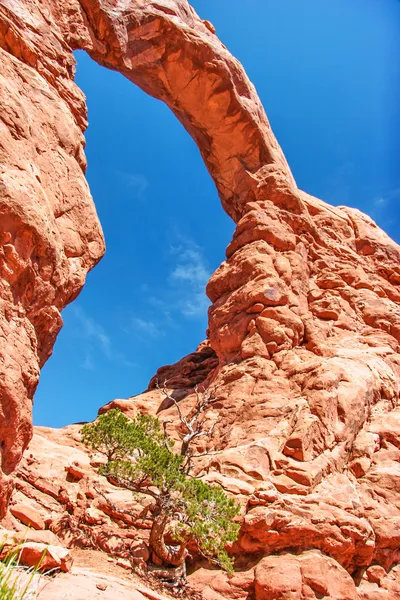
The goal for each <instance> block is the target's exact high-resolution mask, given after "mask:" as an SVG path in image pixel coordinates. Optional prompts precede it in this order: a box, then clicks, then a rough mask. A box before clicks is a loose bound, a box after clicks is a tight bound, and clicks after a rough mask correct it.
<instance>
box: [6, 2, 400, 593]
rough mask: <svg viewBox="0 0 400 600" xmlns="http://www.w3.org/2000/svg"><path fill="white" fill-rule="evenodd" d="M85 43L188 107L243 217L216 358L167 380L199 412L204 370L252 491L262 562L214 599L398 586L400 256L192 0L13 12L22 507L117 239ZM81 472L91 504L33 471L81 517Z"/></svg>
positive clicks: (244, 547)
mask: <svg viewBox="0 0 400 600" xmlns="http://www.w3.org/2000/svg"><path fill="white" fill-rule="evenodd" d="M76 48H83V49H85V50H87V51H88V52H89V54H90V55H91V56H92V57H93V58H94V59H95V60H97V61H98V62H99V63H100V64H102V65H105V66H107V67H110V68H113V69H117V70H119V71H120V72H121V73H123V74H124V75H125V76H126V77H128V78H129V79H131V80H132V81H134V82H135V83H136V84H138V85H139V86H141V87H142V88H143V89H144V90H145V91H147V92H148V93H150V94H152V95H153V96H155V97H157V98H160V99H161V100H163V101H164V102H166V103H167V104H168V105H169V106H170V107H171V109H172V110H173V112H174V113H175V114H176V116H177V117H178V119H179V120H180V121H181V122H182V123H183V125H184V126H185V127H186V129H187V130H188V131H189V132H190V133H191V135H192V136H193V138H194V139H195V141H196V142H197V144H198V146H199V148H200V151H201V153H202V156H203V158H204V161H205V163H206V165H207V168H208V170H209V172H210V174H211V176H212V177H213V179H214V181H215V183H216V186H217V188H218V191H219V194H220V198H221V202H222V204H223V206H224V208H225V210H226V211H227V212H228V214H229V215H230V216H231V217H232V218H233V219H234V220H235V222H236V223H237V228H236V232H235V234H234V238H233V241H232V242H231V244H230V245H229V247H228V249H227V260H226V261H225V262H224V263H223V264H222V265H221V267H220V268H219V269H218V270H217V271H216V273H215V274H214V275H213V276H212V278H211V280H210V282H209V284H208V286H207V293H208V295H209V297H210V299H211V301H212V303H213V304H212V306H211V308H210V311H209V342H210V345H211V348H212V349H213V351H214V352H215V355H216V359H215V358H214V357H213V355H212V353H211V352H210V351H209V350H206V351H204V349H203V350H201V351H200V353H197V354H194V355H192V356H191V357H190V358H188V359H183V361H181V363H180V364H178V365H177V366H174V367H172V368H170V369H167V370H161V371H160V372H159V373H158V377H159V378H163V379H170V380H171V387H173V388H175V392H177V391H178V392H179V398H180V399H181V400H180V401H181V402H182V403H183V406H184V407H186V409H189V408H190V406H191V402H193V390H192V387H193V384H194V383H199V381H202V384H203V385H204V386H205V387H208V388H209V389H210V390H212V392H213V395H214V397H215V402H214V404H213V406H212V407H211V410H210V412H209V415H208V417H209V419H210V422H211V421H213V420H218V424H217V426H216V427H215V429H214V432H215V434H214V438H213V440H212V441H211V445H210V448H212V449H213V451H215V452H216V454H215V455H213V457H212V459H211V460H209V461H208V462H207V463H206V462H200V463H199V465H198V471H199V473H202V474H203V475H204V476H205V477H206V478H208V479H209V480H218V481H219V482H220V483H221V484H222V485H223V486H224V487H225V488H226V489H227V490H228V491H231V492H232V493H236V494H238V495H239V496H240V498H241V499H242V503H243V525H242V529H241V535H240V538H239V540H238V543H237V544H236V545H235V547H234V548H233V549H232V551H233V552H234V553H236V555H237V556H238V560H237V564H238V567H239V568H240V573H238V574H236V575H235V577H234V578H233V579H232V580H228V579H227V578H226V576H224V575H222V574H220V575H218V576H217V577H216V576H215V575H216V574H215V572H207V571H205V572H198V574H197V575H194V576H193V580H195V579H196V577H198V580H199V581H200V584H201V586H202V589H203V593H204V598H218V597H220V598H224V597H227V596H232V597H235V598H245V597H246V598H247V597H249V596H250V597H255V598H256V599H261V598H267V597H271V598H273V597H274V598H282V599H283V598H299V599H300V598H304V599H305V598H316V597H321V594H322V595H325V596H326V597H331V598H357V597H359V598H367V597H370V598H395V597H396V594H397V593H398V587H397V588H396V585H397V586H398V583H396V577H397V580H398V568H399V567H397V566H396V565H397V564H398V563H399V558H400V551H399V544H400V487H399V480H400V471H399V462H400V439H399V435H400V411H399V398H398V396H399V377H400V352H399V341H400V308H399V306H400V287H399V284H400V260H399V259H400V249H399V247H398V246H397V245H396V244H395V243H394V242H393V241H391V240H390V239H389V238H388V237H387V236H386V235H385V234H384V233H383V232H382V231H381V230H379V229H378V228H377V226H376V225H375V223H373V222H372V221H371V219H369V218H368V217H367V216H365V215H363V214H361V213H360V212H359V211H356V210H353V209H348V208H344V207H341V208H333V207H330V206H328V205H327V204H325V203H323V202H321V201H320V200H317V199H315V198H312V197H311V196H308V195H307V194H305V193H303V192H300V191H299V190H298V189H297V187H296V185H295V182H294V181H293V178H292V176H291V174H290V170H289V168H288V166H287V164H286V161H285V159H284V157H283V154H282V152H281V150H280V148H279V146H278V144H277V142H276V140H275V138H274V136H273V134H272V132H271V130H270V127H269V125H268V121H267V118H266V116H265V113H264V111H263V109H262V107H261V105H260V102H259V100H258V97H257V95H256V92H255V90H254V88H253V86H252V85H251V83H250V82H249V81H248V79H247V77H246V75H245V73H244V71H243V69H242V67H241V66H240V64H239V63H238V62H237V61H236V60H235V59H234V58H232V56H231V55H230V54H229V53H228V51H227V50H226V48H225V47H224V46H223V45H222V44H221V42H220V41H219V40H218V38H217V37H216V36H215V34H214V31H213V28H212V26H211V25H210V24H209V23H207V22H203V21H201V20H200V19H199V17H198V16H197V15H196V14H195V13H194V11H193V10H192V9H191V8H190V6H189V5H188V4H187V2H186V0H158V1H157V2H156V1H155V0H153V1H149V2H143V1H142V0H130V1H127V2H124V3H121V2H117V1H116V0H102V1H101V2H100V1H99V0H91V1H89V0H80V1H78V0H64V1H63V2H61V3H59V2H55V1H54V0H47V2H46V1H44V0H43V1H39V0H21V1H20V2H16V0H3V2H2V5H1V7H0V61H1V71H0V72H1V74H2V77H3V78H4V79H5V82H6V83H5V84H4V86H3V91H2V99H1V103H2V104H1V107H2V112H1V114H2V121H1V123H2V124H1V127H2V129H1V130H0V135H1V141H2V144H1V146H0V148H1V150H0V151H1V152H2V161H3V164H4V167H2V172H1V177H2V179H1V181H2V185H1V186H0V189H1V194H2V196H1V215H2V219H1V223H2V233H1V235H2V236H3V238H2V241H3V250H2V252H3V254H2V255H1V256H2V263H1V264H2V267H1V269H2V270H1V277H2V279H1V284H0V285H1V286H2V287H1V302H2V309H1V313H0V315H1V316H0V323H1V327H2V335H3V336H4V338H5V339H6V340H7V346H6V345H3V347H2V349H1V350H0V359H1V362H0V364H1V365H2V370H3V373H4V376H3V378H2V379H1V384H0V385H1V386H2V388H1V393H2V396H1V397H2V405H1V406H2V411H3V414H2V415H1V421H0V427H1V430H0V434H1V439H2V463H1V464H2V471H3V475H2V478H3V479H2V480H1V486H2V490H3V492H2V504H3V505H2V508H3V509H4V507H5V505H6V503H7V500H8V494H9V489H10V488H9V486H8V481H9V476H10V474H11V473H12V471H13V470H14V468H15V466H16V464H17V463H18V460H19V458H20V456H21V452H22V450H23V448H24V447H25V445H26V443H27V441H28V439H29V436H30V401H31V398H32V394H33V392H34V389H35V386H36V383H37V377H38V367H39V365H40V364H42V363H43V362H44V360H46V358H47V357H48V355H49V353H50V352H51V346H52V344H53V342H54V339H55V336H56V334H57V331H58V329H59V327H60V322H61V321H60V317H59V311H60V310H61V308H62V307H63V306H64V305H65V304H66V303H67V302H69V301H70V300H72V299H73V298H74V297H75V295H76V294H77V293H78V291H79V289H80V287H81V286H82V284H83V281H84V277H85V274H86V272H87V270H88V269H89V268H90V267H91V266H93V264H94V263H95V262H96V260H98V258H99V256H100V255H101V253H102V251H103V246H102V239H101V234H100V230H99V226H98V223H97V220H96V215H95V212H94V208H93V205H92V202H91V199H90V196H89V193H88V190H87V186H86V184H85V181H84V177H83V173H82V168H84V157H83V152H82V148H83V137H82V131H83V129H84V128H85V124H86V121H85V108H84V102H83V100H82V96H81V95H80V93H79V91H78V90H77V88H76V87H75V86H74V84H73V56H72V54H71V52H72V50H73V49H76ZM205 106H206V107H207V110H204V107H205ZM3 115H5V116H4V117H3ZM21 115H22V116H21ZM3 149H4V150H3ZM3 155H4V156H3ZM53 165H54V166H55V167H56V170H54V169H53ZM55 173H56V174H57V176H55ZM203 358H204V360H205V361H206V363H207V364H205V363H204V361H203ZM199 365H200V370H199ZM152 387H153V388H154V381H153V385H152ZM162 401H163V399H162V396H161V394H160V392H159V390H157V389H152V390H151V391H149V392H148V393H147V394H144V395H142V396H141V397H138V398H136V399H135V398H134V399H131V400H128V401H118V405H119V406H120V407H121V408H123V409H124V410H126V411H128V412H130V411H133V412H135V411H136V410H138V409H140V410H142V409H143V406H146V405H147V407H148V410H151V411H154V412H156V411H158V412H159V414H160V416H161V418H168V419H171V418H173V417H174V415H175V413H174V411H175V409H174V408H173V407H169V406H168V405H166V404H165V403H164V404H162V405H161V406H160V404H161V402H162ZM114 405H115V403H114ZM46 435H53V434H49V433H48V432H47V433H46ZM38 450H39V449H38ZM53 450H54V451H56V450H55V449H54V448H53ZM63 452H64V450H63ZM32 465H33V463H32ZM32 465H31V466H30V469H31V470H32V469H33V466H32ZM28 466H29V465H28ZM27 468H28V467H27V466H26V464H25V466H24V469H27ZM79 468H80V467H79V466H77V465H75V466H74V465H71V469H72V470H71V469H70V470H69V471H68V477H69V478H70V483H71V485H72V486H75V487H73V488H72V489H74V490H75V491H76V494H77V495H76V497H75V496H74V495H73V494H72V496H71V497H70V492H68V489H67V492H65V493H64V491H62V490H61V491H60V489H59V488H57V489H55V488H54V489H53V487H52V486H53V485H55V483H54V481H57V482H58V478H59V476H60V474H59V473H58V474H57V472H56V470H55V471H54V480H52V479H49V477H48V476H47V477H46V478H45V479H46V481H43V484H42V483H40V481H41V480H40V478H35V480H34V481H35V482H34V483H33V481H30V480H29V475H26V477H25V476H24V474H23V473H24V470H23V471H22V476H21V477H22V480H24V477H25V480H27V481H30V485H33V486H34V487H35V489H38V490H39V491H40V493H43V494H46V496H45V497H44V498H42V500H43V501H46V502H47V500H46V497H47V495H49V496H51V497H52V498H53V500H52V504H54V502H55V503H57V504H54V507H58V506H59V505H61V506H65V510H66V511H67V513H68V514H70V513H73V512H74V510H75V508H74V507H80V506H81V504H82V503H81V500H82V502H83V503H86V501H87V499H88V498H89V499H90V498H91V496H90V494H91V492H90V491H89V492H88V493H89V495H87V494H86V492H82V491H79V492H78V490H80V489H81V485H82V484H81V483H80V481H83V480H84V474H83V471H82V473H80V471H79ZM28 471H29V469H28ZM81 475H82V477H81ZM39 483H40V485H43V486H44V487H43V489H41V487H40V486H39ZM19 485H20V484H19ZM57 485H58V483H57ZM56 487H57V486H56ZM50 488H51V489H50ZM22 491H23V492H24V493H25V492H26V490H24V489H22ZM30 493H31V492H30ZM118 493H119V492H118ZM78 494H81V496H82V497H80V496H78ZM27 496H28V497H30V496H29V493H27ZM85 498H86V500H85ZM36 500H38V499H37V498H36ZM20 501H21V502H22V501H24V502H25V501H26V500H24V499H23V498H20ZM53 501H54V502H53ZM89 508H90V511H89V513H88V515H89V516H88V519H92V520H93V525H95V524H96V522H97V520H98V519H100V521H101V519H103V517H102V516H101V515H100V516H99V515H98V513H96V512H95V511H94V509H95V508H96V506H92V507H89ZM96 509H97V508H96ZM54 510H55V511H56V508H54ZM56 512H57V511H56ZM103 512H104V511H103ZM100 521H99V522H98V523H97V525H96V526H99V527H103V525H102V523H101V522H100ZM121 521H123V519H122V518H121ZM51 523H53V521H51ZM118 540H119V538H118ZM116 543H117V545H118V544H119V543H120V542H119V541H117V542H116ZM271 555H272V556H271ZM282 565H283V566H282ZM285 565H286V566H285ZM288 565H290V578H288V568H287V566H288ZM388 571H390V572H389V574H388V575H386V572H388ZM350 575H351V576H352V577H350ZM360 582H361V583H360ZM393 582H394V583H393ZM359 583H360V585H359V587H358V588H357V587H356V584H359ZM200 584H199V585H200ZM246 594H247V595H246Z"/></svg>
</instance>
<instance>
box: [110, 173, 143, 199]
mask: <svg viewBox="0 0 400 600" xmlns="http://www.w3.org/2000/svg"><path fill="white" fill-rule="evenodd" d="M116 175H117V176H118V177H119V179H121V180H122V182H123V183H124V185H125V187H126V188H128V190H129V194H130V195H131V197H132V198H133V199H135V200H139V201H140V202H143V201H144V200H145V199H146V191H147V189H148V188H149V185H150V184H149V180H148V179H147V177H146V176H145V175H143V173H126V172H124V171H117V173H116Z"/></svg>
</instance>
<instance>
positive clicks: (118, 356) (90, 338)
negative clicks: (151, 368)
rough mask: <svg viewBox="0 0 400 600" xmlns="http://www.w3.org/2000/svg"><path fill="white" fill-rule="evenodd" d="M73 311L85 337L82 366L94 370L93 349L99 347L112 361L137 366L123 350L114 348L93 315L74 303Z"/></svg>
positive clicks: (81, 333)
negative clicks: (89, 314) (127, 357)
mask: <svg viewBox="0 0 400 600" xmlns="http://www.w3.org/2000/svg"><path fill="white" fill-rule="evenodd" d="M71 308H72V313H73V315H74V316H75V319H76V320H77V321H78V323H79V326H80V335H81V336H82V337H83V338H84V340H85V344H86V347H85V348H84V350H85V358H84V361H83V364H82V367H83V368H84V369H86V370H94V369H95V362H94V358H93V349H94V348H95V347H97V349H98V350H100V352H101V353H102V354H103V356H104V357H105V358H106V359H107V360H110V361H113V362H117V363H121V364H122V365H124V366H127V367H133V366H135V365H134V364H133V363H131V362H130V361H129V360H127V359H126V358H125V356H124V354H123V353H122V352H120V351H119V350H117V349H116V348H114V346H113V344H112V341H111V338H110V336H109V335H108V334H107V332H106V331H105V330H104V328H103V327H102V325H100V323H97V322H96V321H95V320H94V319H93V318H92V317H89V316H88V315H87V314H86V313H85V311H84V310H83V309H82V308H81V307H80V306H76V305H73V306H72V307H71Z"/></svg>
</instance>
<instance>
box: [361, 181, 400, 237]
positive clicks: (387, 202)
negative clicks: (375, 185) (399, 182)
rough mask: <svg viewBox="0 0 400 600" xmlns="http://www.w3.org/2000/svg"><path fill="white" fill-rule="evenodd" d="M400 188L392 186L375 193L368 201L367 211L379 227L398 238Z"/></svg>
mask: <svg viewBox="0 0 400 600" xmlns="http://www.w3.org/2000/svg"><path fill="white" fill-rule="evenodd" d="M399 207H400V188H393V189H391V190H388V191H386V192H384V193H383V194H379V195H377V196H376V197H375V198H373V199H372V201H371V203H370V209H369V213H370V215H371V217H372V218H373V219H374V220H375V221H376V222H377V223H378V225H379V226H380V227H382V228H383V229H385V230H387V231H388V233H389V234H391V235H394V236H395V237H397V239H398V234H397V232H398V228H396V227H395V225H396V223H397V224H398V222H399V214H400V213H399Z"/></svg>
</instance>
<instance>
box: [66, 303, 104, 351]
mask: <svg viewBox="0 0 400 600" xmlns="http://www.w3.org/2000/svg"><path fill="white" fill-rule="evenodd" d="M72 310H73V313H74V315H75V317H76V319H77V320H78V321H79V323H80V325H81V326H82V332H83V335H84V337H86V338H87V339H90V340H91V341H93V342H94V343H96V344H97V345H98V346H99V347H100V349H101V351H102V352H103V354H104V355H105V356H106V357H107V358H111V356H112V352H111V340H110V338H109V336H108V335H107V334H106V332H105V331H104V329H103V327H102V326H101V325H100V324H99V323H96V321H95V320H94V319H92V318H91V317H89V316H88V315H87V314H86V313H85V312H84V311H83V309H82V308H81V307H80V306H73V307H72Z"/></svg>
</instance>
